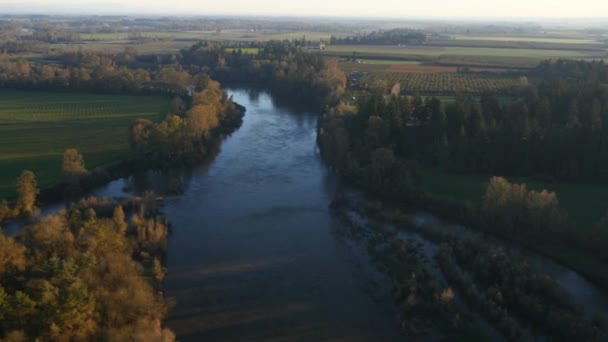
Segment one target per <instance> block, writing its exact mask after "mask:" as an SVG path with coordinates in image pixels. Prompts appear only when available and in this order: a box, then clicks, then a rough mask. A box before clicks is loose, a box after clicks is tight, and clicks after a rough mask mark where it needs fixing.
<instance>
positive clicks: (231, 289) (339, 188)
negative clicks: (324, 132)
mask: <svg viewBox="0 0 608 342" xmlns="http://www.w3.org/2000/svg"><path fill="white" fill-rule="evenodd" d="M230 94H232V95H233V97H234V100H235V101H236V102H238V103H239V104H241V105H243V106H245V107H246V108H247V113H246V115H245V118H244V122H243V125H242V127H241V128H240V129H239V130H238V131H236V132H235V133H234V134H233V135H232V136H230V137H228V138H227V139H226V140H225V141H224V142H223V144H222V146H221V150H220V151H219V152H218V154H217V156H216V158H215V159H214V160H213V161H211V162H210V163H208V164H206V165H202V166H200V167H197V168H195V169H192V170H186V171H172V172H170V173H168V174H167V173H155V172H148V173H146V174H145V175H139V176H134V177H130V178H128V179H122V180H117V181H114V182H112V183H110V184H108V185H107V186H105V187H103V188H101V189H99V190H97V191H95V192H94V193H93V195H95V196H108V197H117V196H122V195H126V194H132V193H139V192H141V191H143V190H147V189H153V190H155V191H156V192H157V193H159V194H161V195H162V194H163V193H164V192H165V190H166V188H167V187H168V184H171V183H172V182H174V180H175V179H176V178H179V179H180V181H181V182H182V183H183V184H185V189H186V191H185V193H184V194H183V195H180V196H175V197H167V199H166V201H165V205H164V208H163V211H164V213H165V214H166V216H167V217H168V219H169V220H170V221H171V222H172V225H173V234H172V236H171V238H170V242H169V254H168V259H167V267H168V270H169V275H168V278H167V280H166V282H165V285H164V290H165V292H166V295H167V297H168V298H169V299H170V300H171V301H172V302H173V305H174V306H173V309H172V310H171V312H170V314H169V317H168V320H167V324H168V325H169V327H171V328H172V329H173V330H174V331H175V332H176V334H177V337H178V340H179V341H203V340H204V341H215V340H221V341H230V340H239V341H243V340H244V341H258V340H259V341H261V340H264V341H269V340H270V341H272V340H276V341H295V340H298V341H300V340H332V341H393V340H402V337H401V336H400V335H399V327H398V323H397V320H396V318H395V310H394V308H393V307H392V306H391V304H390V303H388V302H389V301H387V300H379V299H378V298H383V294H380V293H376V292H380V291H383V290H381V289H380V287H377V288H374V287H372V288H370V286H369V284H366V283H365V280H364V278H365V276H362V275H361V272H362V271H361V269H365V268H366V266H365V265H363V266H362V265H361V264H360V262H358V261H357V255H358V254H360V252H361V251H354V250H353V248H351V247H352V246H348V242H346V241H343V239H342V238H341V237H340V234H338V233H336V232H339V231H340V230H341V229H342V228H343V226H342V225H343V222H342V221H341V220H340V219H339V218H337V217H335V216H334V215H332V213H331V211H330V210H329V208H328V207H329V204H330V202H331V201H332V199H333V198H334V196H335V195H336V194H337V193H342V192H343V188H344V186H343V185H342V184H340V179H339V177H338V176H337V175H334V174H331V173H330V172H328V170H327V168H326V167H324V165H322V163H321V159H320V156H319V153H318V150H317V148H316V124H317V118H318V117H317V115H316V114H314V113H309V112H305V111H299V110H296V109H294V108H287V107H283V106H281V105H280V104H278V103H276V102H275V101H274V100H273V98H272V97H271V96H270V95H269V94H268V93H265V92H255V91H248V90H232V91H230ZM61 207H62V206H61V205H56V206H50V207H48V208H47V209H45V210H44V213H46V214H48V213H51V212H53V211H56V210H58V209H59V208H61ZM420 215H422V216H421V217H420V216H419V219H422V220H425V221H428V220H434V218H433V217H432V216H429V215H427V214H422V213H421V214H420ZM433 224H444V223H441V222H440V221H436V220H435V221H433ZM18 229H19V227H17V225H15V226H13V227H9V230H8V234H9V235H10V234H13V233H14V232H15V231H17V230H18ZM532 260H534V262H535V263H536V266H538V267H539V268H540V270H541V271H543V270H546V272H547V273H549V274H551V275H553V276H556V277H557V278H558V280H559V281H560V283H562V284H563V285H566V286H565V287H566V288H567V289H568V290H570V292H574V293H575V297H576V299H577V301H579V304H581V305H582V306H584V307H586V308H588V309H591V310H590V311H591V312H598V311H602V310H604V311H607V310H608V301H607V300H606V296H605V294H603V293H602V292H601V291H599V290H597V288H596V287H594V286H593V285H592V284H590V283H589V282H587V281H586V280H585V279H584V278H582V277H580V276H578V275H577V274H576V273H574V272H572V271H570V270H568V269H565V268H563V267H561V266H559V265H556V264H555V263H552V262H550V261H547V260H545V259H538V258H536V259H534V258H533V259H532ZM539 260H541V261H539ZM384 297H387V296H386V294H384Z"/></svg>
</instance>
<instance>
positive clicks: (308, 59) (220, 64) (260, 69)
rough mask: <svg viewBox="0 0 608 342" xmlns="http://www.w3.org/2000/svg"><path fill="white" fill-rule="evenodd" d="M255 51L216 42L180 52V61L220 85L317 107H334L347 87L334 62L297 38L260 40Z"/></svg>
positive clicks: (199, 44) (342, 74)
mask: <svg viewBox="0 0 608 342" xmlns="http://www.w3.org/2000/svg"><path fill="white" fill-rule="evenodd" d="M258 48H259V53H258V54H245V53H243V52H242V50H239V49H238V47H236V48H230V49H228V48H227V47H226V46H225V45H223V44H221V43H216V42H201V43H198V44H196V45H194V46H192V47H191V48H190V49H185V50H183V51H182V61H181V63H182V64H183V65H184V67H185V68H187V69H188V70H190V71H191V72H193V73H196V72H199V71H208V72H209V73H210V75H211V76H212V77H213V78H214V79H217V80H219V81H220V82H222V83H223V84H231V83H238V84H250V85H256V86H261V87H264V88H267V89H269V90H271V91H272V92H273V93H275V94H276V95H279V96H281V97H283V98H286V99H291V100H294V101H297V102H299V103H309V104H312V105H314V106H316V107H318V108H323V107H324V106H326V105H330V106H333V105H335V104H337V103H338V102H339V101H340V96H341V95H342V94H343V92H344V90H345V89H346V76H345V75H344V73H343V72H342V71H341V70H340V69H339V67H338V65H337V63H336V62H334V61H328V60H326V59H324V58H323V57H321V56H318V55H316V54H311V53H307V52H306V50H305V49H304V43H303V42H300V41H297V40H296V41H291V42H290V41H271V42H267V43H260V44H259V46H258Z"/></svg>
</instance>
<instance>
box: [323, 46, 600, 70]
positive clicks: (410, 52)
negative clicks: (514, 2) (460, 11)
mask: <svg viewBox="0 0 608 342" xmlns="http://www.w3.org/2000/svg"><path fill="white" fill-rule="evenodd" d="M320 53H321V54H323V55H326V56H335V57H347V56H348V57H353V58H357V59H362V58H363V59H388V60H409V61H422V62H434V63H439V64H442V65H453V66H475V67H496V68H532V67H534V66H536V65H538V63H539V62H540V61H542V60H545V59H555V58H571V59H572V58H574V59H587V58H593V59H599V58H604V57H605V56H606V54H607V53H608V52H605V51H576V50H567V49H560V50H547V49H526V48H520V49H519V48H518V49H507V48H486V47H455V46H448V47H446V46H428V45H427V46H389V45H383V46H379V45H332V46H328V47H327V49H326V50H324V51H321V52H320Z"/></svg>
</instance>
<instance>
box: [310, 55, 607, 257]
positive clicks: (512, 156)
mask: <svg viewBox="0 0 608 342" xmlns="http://www.w3.org/2000/svg"><path fill="white" fill-rule="evenodd" d="M606 68H607V67H606V66H605V65H604V64H603V63H596V62H591V63H585V62H564V61H559V62H554V63H544V64H543V65H541V66H540V67H539V68H538V69H537V73H538V74H540V75H543V74H547V75H548V77H547V78H546V79H544V81H542V82H541V83H540V84H539V85H538V86H532V87H530V88H529V89H528V91H527V92H526V93H525V94H524V95H523V96H521V97H519V98H513V99H509V101H507V102H506V103H505V101H501V99H500V98H498V97H497V96H494V95H484V96H482V98H481V101H480V102H476V101H473V100H472V99H469V98H459V99H457V100H456V101H455V102H454V103H452V104H447V105H443V104H442V103H441V101H440V100H438V99H436V98H427V99H426V100H423V99H422V98H419V97H417V98H402V97H397V96H395V95H394V94H393V95H391V96H388V97H387V96H385V95H384V94H375V95H372V96H370V97H367V98H360V100H359V103H358V106H357V107H356V108H355V107H349V106H346V105H340V106H337V107H335V108H333V109H331V110H330V111H329V112H328V113H327V114H326V115H325V116H324V117H323V118H322V119H321V122H320V125H319V136H318V139H319V144H320V147H321V152H322V155H323V156H324V158H325V159H326V160H328V161H329V162H330V163H331V164H332V165H334V166H335V167H337V168H338V169H339V170H341V171H342V172H343V173H344V174H346V175H347V176H349V177H351V178H352V179H355V180H356V181H357V182H359V183H360V184H362V185H364V186H366V187H367V188H368V189H373V190H374V191H376V192H378V193H381V194H383V195H385V196H387V195H388V196H392V197H398V198H401V199H407V198H409V199H411V200H413V199H417V198H420V196H424V194H423V190H422V189H421V188H420V180H421V172H420V169H421V168H420V166H424V167H440V168H442V169H444V170H450V171H459V172H467V173H474V174H475V173H478V174H484V175H495V174H500V175H508V176H526V177H531V176H538V177H543V178H544V179H549V180H560V181H562V180H571V181H576V182H590V181H593V182H598V183H606V182H608V88H607V87H606V83H605V82H606V81H608V79H606ZM556 74H558V75H560V76H559V78H557V79H554V78H553V77H552V75H556ZM604 123H606V124H604ZM496 189H498V190H497V192H498V193H499V195H494V196H493V197H491V198H494V199H496V203H501V205H499V206H495V205H489V204H488V205H487V206H484V207H483V208H481V209H480V210H482V214H481V215H482V216H484V214H487V215H485V216H484V217H485V218H486V219H487V220H486V221H485V222H484V225H485V226H492V227H493V229H494V230H495V233H498V234H500V235H504V236H507V237H509V238H512V239H517V240H520V241H524V242H527V243H558V244H563V245H570V246H572V245H575V246H576V247H577V248H579V249H580V250H582V251H585V252H586V253H590V252H591V253H593V255H594V256H596V257H597V258H600V259H603V260H608V253H607V252H606V249H605V246H606V245H608V229H607V228H606V227H605V225H606V224H605V222H606V221H607V219H604V220H603V221H602V223H598V227H597V228H596V229H589V230H578V231H577V230H575V229H574V223H573V222H571V221H570V220H569V219H567V216H566V215H561V214H560V215H556V214H555V213H556V210H557V211H559V212H561V209H559V208H558V206H557V203H558V202H557V199H556V198H555V194H549V193H540V194H531V193H528V191H527V189H525V187H524V188H518V189H512V187H510V186H502V187H496ZM530 196H531V197H530ZM488 201H490V202H491V200H490V199H488ZM541 209H542V210H541ZM544 209H547V210H544ZM526 213H529V214H530V215H531V216H529V215H528V214H526ZM535 215H539V216H538V217H537V216H535ZM514 229H515V230H516V231H515V230H514ZM592 251H593V252H592Z"/></svg>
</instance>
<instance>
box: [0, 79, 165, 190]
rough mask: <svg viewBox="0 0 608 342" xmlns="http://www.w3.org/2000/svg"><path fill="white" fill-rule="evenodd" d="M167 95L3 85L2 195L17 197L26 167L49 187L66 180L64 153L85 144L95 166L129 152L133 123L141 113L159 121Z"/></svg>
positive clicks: (0, 102)
mask: <svg viewBox="0 0 608 342" xmlns="http://www.w3.org/2000/svg"><path fill="white" fill-rule="evenodd" d="M169 102H170V101H169V99H168V98H165V97H163V96H157V97H153V96H141V97H136V96H123V95H89V94H67V93H49V92H32V91H13V90H0V179H1V181H0V198H12V197H13V196H14V192H15V185H14V183H15V179H16V178H17V177H18V176H19V174H20V173H21V171H22V170H23V169H29V170H32V171H34V173H35V174H36V176H37V179H38V182H39V185H40V186H41V187H42V188H44V187H48V186H50V185H53V184H56V183H57V182H59V181H61V180H62V176H61V162H62V154H63V151H64V150H65V149H66V148H70V147H74V148H77V149H79V150H80V151H81V152H82V153H83V155H84V157H85V161H86V163H87V167H89V168H92V167H96V166H100V165H105V164H109V163H112V162H114V161H118V160H120V159H121V158H123V157H124V156H125V155H126V154H127V152H128V143H127V127H128V126H129V124H130V123H131V122H132V121H133V120H134V119H136V118H148V119H150V120H155V121H158V120H160V119H162V118H163V117H164V116H165V115H166V114H167V113H168V111H169V108H170V106H169Z"/></svg>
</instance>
